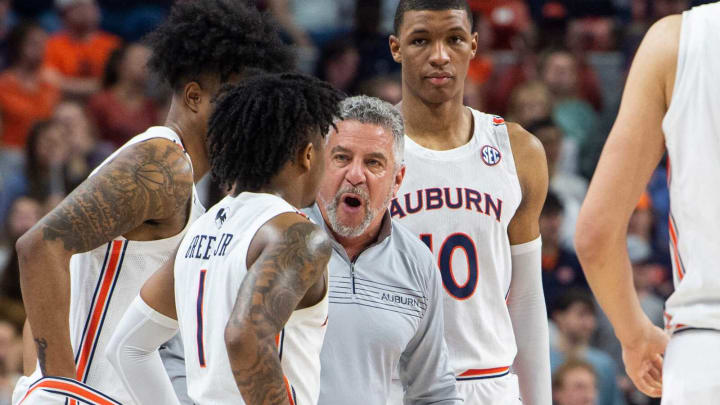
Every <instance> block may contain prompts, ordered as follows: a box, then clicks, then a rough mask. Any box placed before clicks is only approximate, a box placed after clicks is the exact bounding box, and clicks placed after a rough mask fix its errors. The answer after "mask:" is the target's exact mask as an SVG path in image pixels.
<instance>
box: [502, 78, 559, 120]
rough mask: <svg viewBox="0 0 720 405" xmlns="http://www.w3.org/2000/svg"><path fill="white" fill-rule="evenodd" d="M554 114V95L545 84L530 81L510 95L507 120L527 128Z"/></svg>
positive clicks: (519, 86) (516, 88)
mask: <svg viewBox="0 0 720 405" xmlns="http://www.w3.org/2000/svg"><path fill="white" fill-rule="evenodd" d="M550 114H552V94H550V89H549V88H548V86H546V85H545V83H543V82H541V81H539V80H530V81H527V82H524V83H521V84H520V85H518V86H517V87H515V88H514V89H513V91H512V93H510V97H509V104H508V110H507V114H506V116H507V119H508V120H510V121H513V122H517V123H518V124H520V125H522V126H523V127H525V128H527V127H528V126H530V125H531V124H532V123H534V122H538V121H540V120H543V119H545V118H547V117H549V116H550Z"/></svg>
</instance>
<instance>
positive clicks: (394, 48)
mask: <svg viewBox="0 0 720 405" xmlns="http://www.w3.org/2000/svg"><path fill="white" fill-rule="evenodd" d="M388 44H390V53H391V54H392V57H393V59H394V60H395V62H397V63H402V52H401V51H400V38H398V37H396V36H395V35H390V38H388Z"/></svg>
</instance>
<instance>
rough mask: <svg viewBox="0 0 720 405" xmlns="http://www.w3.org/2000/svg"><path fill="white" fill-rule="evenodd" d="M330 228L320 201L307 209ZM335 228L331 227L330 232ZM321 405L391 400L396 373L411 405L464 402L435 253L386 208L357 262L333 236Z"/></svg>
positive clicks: (380, 404)
mask: <svg viewBox="0 0 720 405" xmlns="http://www.w3.org/2000/svg"><path fill="white" fill-rule="evenodd" d="M305 213H306V214H308V215H309V216H310V218H311V219H312V220H313V221H315V222H316V223H317V224H321V225H322V226H324V227H325V228H326V230H327V226H326V225H325V221H324V220H323V218H322V214H321V213H320V210H319V209H318V207H317V205H315V206H313V207H311V208H308V209H306V210H305ZM328 233H329V232H328ZM328 267H329V273H330V287H329V288H330V309H329V317H328V329H327V332H326V335H325V342H324V344H323V348H322V352H321V354H320V360H321V363H322V370H321V378H320V400H319V401H318V404H319V405H339V404H342V405H355V404H357V405H385V404H386V402H387V399H388V398H389V395H390V385H391V381H392V378H393V371H394V370H397V371H398V375H399V377H400V381H401V382H402V384H403V387H404V389H405V404H413V405H415V404H417V405H425V404H442V405H450V404H452V405H455V404H459V403H462V400H461V399H460V397H459V396H458V393H457V391H456V388H455V375H454V374H453V371H452V370H451V369H450V364H449V362H448V353H447V347H446V345H445V340H444V337H443V327H444V324H443V310H442V302H443V301H442V296H441V290H440V288H442V287H441V283H440V279H439V276H438V270H437V268H436V267H435V262H434V260H433V256H432V253H430V251H429V250H428V248H427V247H426V246H425V245H424V244H423V243H422V242H421V241H420V240H419V239H418V238H417V236H415V235H413V234H412V233H411V232H410V231H408V230H406V229H405V228H404V227H403V226H402V225H400V224H398V223H397V222H396V221H394V220H391V219H390V215H389V213H387V212H386V213H385V216H384V218H383V223H382V228H381V230H380V234H379V235H378V240H377V241H376V242H375V243H374V244H373V245H371V246H369V247H368V248H367V249H365V250H364V251H363V252H362V253H360V254H359V255H358V257H357V258H356V259H355V260H354V261H351V260H350V259H349V258H348V256H347V254H346V253H345V249H344V248H343V247H342V246H341V245H340V244H339V243H337V242H336V241H334V240H333V254H332V257H331V258H330V263H329V265H328Z"/></svg>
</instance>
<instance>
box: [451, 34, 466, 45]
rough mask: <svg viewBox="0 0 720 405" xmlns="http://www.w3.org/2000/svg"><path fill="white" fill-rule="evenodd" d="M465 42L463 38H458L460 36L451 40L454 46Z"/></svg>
mask: <svg viewBox="0 0 720 405" xmlns="http://www.w3.org/2000/svg"><path fill="white" fill-rule="evenodd" d="M464 41H465V38H463V37H461V36H458V35H456V36H454V37H452V38H450V42H452V43H453V44H459V43H462V42H464Z"/></svg>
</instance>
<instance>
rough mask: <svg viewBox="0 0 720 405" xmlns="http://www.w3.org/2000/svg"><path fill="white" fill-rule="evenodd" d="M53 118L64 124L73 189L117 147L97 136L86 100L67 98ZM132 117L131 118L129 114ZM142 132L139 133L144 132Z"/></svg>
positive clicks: (67, 176)
mask: <svg viewBox="0 0 720 405" xmlns="http://www.w3.org/2000/svg"><path fill="white" fill-rule="evenodd" d="M53 118H54V119H55V120H56V121H57V122H58V123H60V124H61V125H62V126H63V129H64V131H65V139H67V142H68V144H69V146H70V153H69V156H68V160H67V163H66V164H65V168H64V176H65V190H67V192H68V193H69V192H71V191H72V190H74V189H75V187H77V186H78V185H80V183H82V181H83V180H85V179H86V178H87V177H88V175H89V174H90V172H91V171H92V170H93V169H95V167H97V166H98V165H99V164H100V163H102V161H103V160H105V158H107V157H108V156H110V154H111V153H112V152H113V151H114V150H115V149H116V147H115V146H114V145H113V144H111V143H109V142H106V141H102V140H99V139H97V136H96V131H95V128H94V127H93V125H92V122H91V121H90V119H89V118H88V116H87V112H86V109H85V108H83V106H82V104H80V103H79V102H78V101H75V100H73V99H65V100H63V101H61V102H60V104H58V106H57V108H55V113H54V114H53ZM129 119H131V118H129ZM140 132H143V131H140ZM140 132H138V133H140Z"/></svg>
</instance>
